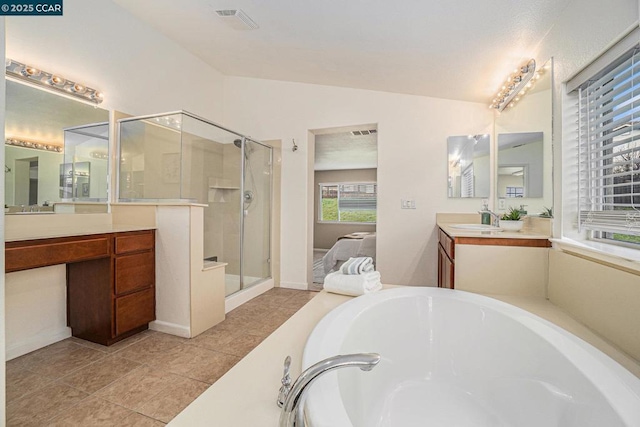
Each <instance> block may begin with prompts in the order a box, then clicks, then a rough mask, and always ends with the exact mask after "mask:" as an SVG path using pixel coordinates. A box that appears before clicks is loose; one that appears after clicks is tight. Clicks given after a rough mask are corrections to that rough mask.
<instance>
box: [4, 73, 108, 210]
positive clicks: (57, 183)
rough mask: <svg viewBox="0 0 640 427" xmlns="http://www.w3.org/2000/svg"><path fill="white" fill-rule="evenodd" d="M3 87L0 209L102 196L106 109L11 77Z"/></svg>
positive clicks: (37, 207) (45, 207)
mask: <svg viewBox="0 0 640 427" xmlns="http://www.w3.org/2000/svg"><path fill="white" fill-rule="evenodd" d="M6 89H7V91H6V116H5V138H6V141H5V167H4V172H5V202H4V203H5V211H6V212H7V213H9V214H11V213H24V212H29V213H31V212H53V211H54V205H55V204H56V202H60V201H63V200H66V201H100V202H106V201H107V171H108V165H107V162H108V147H109V138H108V120H109V112H108V111H107V110H104V109H101V108H97V107H94V106H92V105H89V104H86V103H83V102H80V101H75V100H73V99H69V98H67V97H64V96H61V95H56V94H54V93H51V92H48V91H45V90H41V89H38V88H35V87H32V86H29V85H26V84H23V83H20V82H16V81H12V80H7V81H6ZM65 138H66V140H67V143H66V149H65Z"/></svg>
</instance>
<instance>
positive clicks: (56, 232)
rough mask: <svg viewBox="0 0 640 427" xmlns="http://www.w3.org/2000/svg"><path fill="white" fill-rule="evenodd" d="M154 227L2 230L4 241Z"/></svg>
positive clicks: (151, 228) (99, 225)
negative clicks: (31, 230) (30, 230)
mask: <svg viewBox="0 0 640 427" xmlns="http://www.w3.org/2000/svg"><path fill="white" fill-rule="evenodd" d="M153 229H155V227H149V226H144V227H143V226H136V225H111V224H93V225H91V226H90V227H83V226H81V225H80V226H77V225H61V226H52V227H50V228H47V229H46V230H42V229H34V230H33V232H29V230H27V231H25V230H24V229H21V230H13V229H10V228H6V229H5V232H4V241H5V242H20V241H24V240H35V239H52V238H55V237H70V236H85V235H92V234H105V233H122V232H127V231H142V230H153Z"/></svg>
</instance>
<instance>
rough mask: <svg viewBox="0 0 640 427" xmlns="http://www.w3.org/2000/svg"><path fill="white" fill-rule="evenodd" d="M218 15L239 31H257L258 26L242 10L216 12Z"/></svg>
mask: <svg viewBox="0 0 640 427" xmlns="http://www.w3.org/2000/svg"><path fill="white" fill-rule="evenodd" d="M216 14H217V15H218V16H219V17H220V18H224V20H225V21H226V22H227V23H228V24H229V25H230V26H231V27H233V28H235V29H237V30H255V29H256V28H258V24H256V23H255V21H254V20H253V19H251V18H249V16H248V15H247V14H246V13H244V12H243V11H241V10H240V9H222V10H216Z"/></svg>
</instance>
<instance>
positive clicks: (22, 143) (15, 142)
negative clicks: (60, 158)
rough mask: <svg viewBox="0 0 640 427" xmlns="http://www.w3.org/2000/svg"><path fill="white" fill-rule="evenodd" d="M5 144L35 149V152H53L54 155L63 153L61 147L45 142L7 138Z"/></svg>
mask: <svg viewBox="0 0 640 427" xmlns="http://www.w3.org/2000/svg"><path fill="white" fill-rule="evenodd" d="M4 142H5V144H7V145H15V146H16V147H24V148H33V149H34V150H44V151H53V152H54V153H62V147H61V146H59V145H53V144H45V143H43V142H35V141H27V140H24V139H19V138H7V139H5V141H4Z"/></svg>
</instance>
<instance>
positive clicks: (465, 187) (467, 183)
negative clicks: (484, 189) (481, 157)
mask: <svg viewBox="0 0 640 427" xmlns="http://www.w3.org/2000/svg"><path fill="white" fill-rule="evenodd" d="M474 195H475V191H474V188H473V163H472V164H470V165H469V166H468V167H467V168H466V169H465V170H464V171H462V194H461V196H462V197H474Z"/></svg>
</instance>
